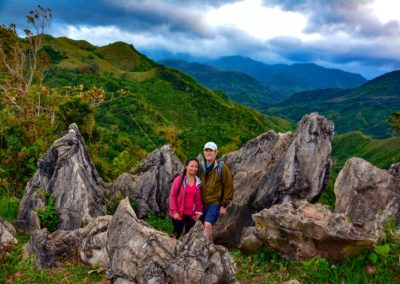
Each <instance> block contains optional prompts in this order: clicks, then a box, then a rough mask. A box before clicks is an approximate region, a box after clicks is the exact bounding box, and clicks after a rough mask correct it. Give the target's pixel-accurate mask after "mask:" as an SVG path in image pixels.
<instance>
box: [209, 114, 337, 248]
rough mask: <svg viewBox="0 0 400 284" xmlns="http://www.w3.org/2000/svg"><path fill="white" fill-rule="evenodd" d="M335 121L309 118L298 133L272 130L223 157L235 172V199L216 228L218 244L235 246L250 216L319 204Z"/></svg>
mask: <svg viewBox="0 0 400 284" xmlns="http://www.w3.org/2000/svg"><path fill="white" fill-rule="evenodd" d="M332 138H333V123H332V122H330V121H328V120H327V119H325V118H324V117H323V116H320V115H318V114H317V113H312V114H310V115H305V116H304V117H303V118H302V119H301V121H300V122H299V124H298V127H297V131H296V133H295V134H294V135H293V134H291V133H284V134H277V133H275V132H273V131H269V132H267V133H265V134H262V135H260V136H258V137H257V138H255V139H253V140H250V141H249V142H247V143H246V144H245V145H244V146H243V147H242V148H241V149H240V150H239V151H236V152H233V153H229V154H227V155H225V156H224V157H223V160H224V161H225V163H226V164H227V165H228V166H229V167H230V168H231V170H232V173H233V174H234V179H233V184H234V189H235V193H234V197H233V202H232V203H231V205H230V206H228V214H227V216H226V217H224V218H220V220H219V221H218V223H217V224H216V226H215V230H214V240H215V242H217V243H224V244H236V243H238V242H239V241H240V238H241V234H242V230H243V228H244V227H247V226H251V225H253V224H254V223H253V220H252V219H251V214H253V213H256V212H259V211H260V210H262V209H264V208H269V207H271V206H273V205H274V204H280V203H283V202H295V201H297V200H302V199H306V200H308V201H310V202H313V201H316V200H317V199H318V198H319V196H320V195H321V193H322V190H323V189H324V188H325V186H326V184H327V181H328V178H329V170H330V166H331V158H330V157H331V140H332Z"/></svg>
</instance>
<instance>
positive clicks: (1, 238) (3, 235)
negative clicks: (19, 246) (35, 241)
mask: <svg viewBox="0 0 400 284" xmlns="http://www.w3.org/2000/svg"><path fill="white" fill-rule="evenodd" d="M16 235H17V234H16V231H15V228H14V227H13V225H11V224H10V223H8V222H7V221H6V220H5V219H3V218H1V217H0V246H4V245H9V244H16V243H18V241H17V239H16V238H15V237H16Z"/></svg>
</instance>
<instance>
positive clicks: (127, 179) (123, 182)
mask: <svg viewBox="0 0 400 284" xmlns="http://www.w3.org/2000/svg"><path fill="white" fill-rule="evenodd" d="M116 192H120V193H122V194H123V195H124V196H131V195H133V193H134V192H135V189H134V187H133V179H132V177H131V175H130V174H128V173H123V174H121V175H119V176H118V177H117V179H116V180H115V181H114V182H113V184H112V193H113V194H115V193H116Z"/></svg>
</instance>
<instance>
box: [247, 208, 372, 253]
mask: <svg viewBox="0 0 400 284" xmlns="http://www.w3.org/2000/svg"><path fill="white" fill-rule="evenodd" d="M253 219H254V221H255V223H256V235H257V238H258V239H260V240H261V241H263V242H264V243H265V244H267V245H268V246H269V247H271V248H273V249H275V250H278V251H279V252H280V253H281V254H282V255H284V256H286V257H290V258H293V259H306V258H311V257H316V256H319V257H325V258H326V257H330V258H332V259H334V260H337V261H339V260H343V259H346V258H349V257H354V256H356V255H358V254H359V253H361V252H362V251H363V250H364V249H366V248H372V247H373V245H375V244H376V242H377V241H378V237H379V236H378V235H377V234H376V231H374V230H370V228H364V227H362V226H358V225H356V224H352V223H350V222H349V221H348V218H347V217H346V215H344V214H341V213H332V212H331V211H330V210H329V209H328V207H326V206H323V205H320V204H310V203H309V202H308V201H305V200H303V201H300V202H299V204H298V206H296V205H294V204H292V203H284V204H279V205H275V206H273V207H271V208H269V209H264V210H262V211H260V212H259V213H257V214H254V215H253ZM242 247H245V244H243V245H242Z"/></svg>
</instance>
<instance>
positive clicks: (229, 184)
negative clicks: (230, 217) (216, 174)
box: [221, 165, 233, 207]
mask: <svg viewBox="0 0 400 284" xmlns="http://www.w3.org/2000/svg"><path fill="white" fill-rule="evenodd" d="M221 177H222V184H223V187H224V196H223V199H222V202H221V205H222V206H223V207H227V206H228V205H229V203H231V201H232V199H233V178H232V173H231V170H230V169H229V167H228V166H227V165H224V166H223V167H222V176H221Z"/></svg>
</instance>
